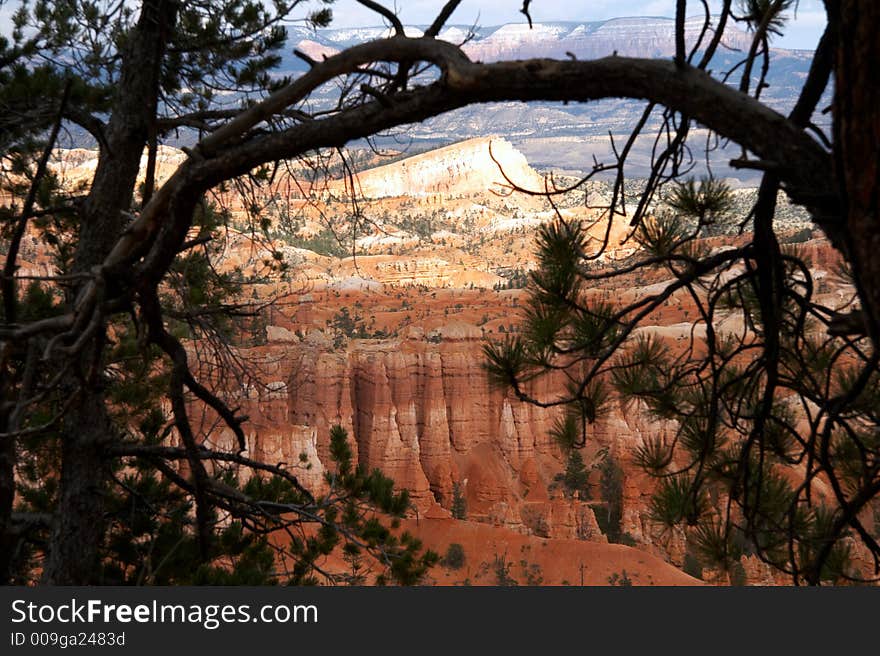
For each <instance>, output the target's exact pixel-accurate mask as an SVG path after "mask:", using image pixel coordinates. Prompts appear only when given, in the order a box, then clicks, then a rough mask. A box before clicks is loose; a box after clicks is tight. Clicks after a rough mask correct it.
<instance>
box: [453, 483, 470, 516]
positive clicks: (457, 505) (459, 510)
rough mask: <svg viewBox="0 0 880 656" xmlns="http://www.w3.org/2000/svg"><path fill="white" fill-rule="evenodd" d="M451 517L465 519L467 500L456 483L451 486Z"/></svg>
mask: <svg viewBox="0 0 880 656" xmlns="http://www.w3.org/2000/svg"><path fill="white" fill-rule="evenodd" d="M451 512H452V517H453V518H454V519H467V499H465V497H464V492H463V491H462V489H461V485H459V484H458V483H457V482H456V483H453V484H452V508H451Z"/></svg>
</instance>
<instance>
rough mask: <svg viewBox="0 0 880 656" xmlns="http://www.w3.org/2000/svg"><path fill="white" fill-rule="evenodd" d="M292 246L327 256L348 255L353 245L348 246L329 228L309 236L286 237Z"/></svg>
mask: <svg viewBox="0 0 880 656" xmlns="http://www.w3.org/2000/svg"><path fill="white" fill-rule="evenodd" d="M286 241H287V242H288V243H290V245H291V246H296V247H297V248H304V249H306V250H309V251H312V252H314V253H317V254H318V255H325V256H327V257H348V256H350V255H351V254H352V250H351V246H347V245H346V244H345V243H344V242H343V241H342V239H341V238H340V237H339V236H338V235H337V234H336V233H335V232H333V231H332V230H330V229H329V228H325V229H323V230H321V232H319V233H317V234H314V235H311V236H309V237H288V238H287V239H286Z"/></svg>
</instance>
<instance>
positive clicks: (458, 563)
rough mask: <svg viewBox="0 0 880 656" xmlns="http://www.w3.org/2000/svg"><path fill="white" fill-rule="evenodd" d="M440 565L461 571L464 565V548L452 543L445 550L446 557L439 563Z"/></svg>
mask: <svg viewBox="0 0 880 656" xmlns="http://www.w3.org/2000/svg"><path fill="white" fill-rule="evenodd" d="M440 564H441V565H443V567H445V568H447V569H461V568H462V567H464V564H465V554H464V547H463V546H461V545H460V544H458V543H457V542H453V543H452V544H450V545H449V548H447V549H446V555H445V556H443V559H442V560H441V561H440Z"/></svg>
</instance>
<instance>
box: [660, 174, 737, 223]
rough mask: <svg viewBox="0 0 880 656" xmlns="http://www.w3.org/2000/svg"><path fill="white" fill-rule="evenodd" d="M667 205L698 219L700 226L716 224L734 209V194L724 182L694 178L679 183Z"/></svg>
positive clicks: (684, 214)
mask: <svg viewBox="0 0 880 656" xmlns="http://www.w3.org/2000/svg"><path fill="white" fill-rule="evenodd" d="M666 204H667V205H669V207H671V208H672V209H673V210H675V211H676V212H678V213H679V214H681V215H683V216H685V217H689V218H692V219H696V220H697V221H698V222H699V224H700V225H708V224H712V223H715V222H716V221H717V220H719V219H720V218H722V217H724V216H725V215H726V214H727V213H729V212H730V211H731V210H732V209H733V194H732V192H731V189H730V186H729V185H728V184H727V183H726V182H724V181H723V180H718V179H715V178H703V179H702V180H700V182H699V183H697V182H696V181H695V180H694V179H693V178H689V179H687V180H686V181H685V182H682V183H677V184H676V185H675V187H674V189H673V191H672V193H671V194H670V197H669V198H668V199H667V200H666Z"/></svg>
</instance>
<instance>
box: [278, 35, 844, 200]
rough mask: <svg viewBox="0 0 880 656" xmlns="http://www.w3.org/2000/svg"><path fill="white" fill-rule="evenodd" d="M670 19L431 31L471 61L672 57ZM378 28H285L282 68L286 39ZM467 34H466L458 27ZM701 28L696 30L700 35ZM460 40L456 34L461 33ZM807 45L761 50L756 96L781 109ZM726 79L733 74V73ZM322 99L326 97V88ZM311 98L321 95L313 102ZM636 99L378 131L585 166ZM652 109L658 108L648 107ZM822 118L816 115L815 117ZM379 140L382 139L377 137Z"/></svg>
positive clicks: (750, 177)
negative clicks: (506, 147)
mask: <svg viewBox="0 0 880 656" xmlns="http://www.w3.org/2000/svg"><path fill="white" fill-rule="evenodd" d="M674 26H675V22H674V21H673V20H672V19H669V18H658V17H635V18H616V19H612V20H607V21H600V22H588V23H584V22H553V23H535V24H534V26H533V27H532V29H529V26H528V25H527V24H508V25H500V26H493V27H477V28H473V29H471V28H470V27H468V26H464V25H452V26H449V27H447V28H446V29H444V30H443V31H442V32H441V33H440V35H439V38H441V39H444V40H446V41H450V42H452V43H457V44H459V43H463V42H464V45H463V49H464V51H465V52H466V53H467V55H468V56H469V57H470V58H471V59H473V60H479V61H496V60H501V59H527V58H532V57H551V58H567V57H570V56H574V57H577V58H578V59H593V58H598V57H604V56H607V55H611V54H613V53H615V52H616V53H617V54H618V55H621V56H628V57H672V56H673V54H674V52H675V33H674ZM701 27H702V19H701V18H697V17H694V18H691V19H689V20H688V22H687V26H686V28H687V29H686V37H687V43H688V46H689V47H691V46H693V45H694V43H695V42H696V40H697V38H699V34H700V30H701ZM423 29H424V28H423V27H418V26H408V27H406V32H407V34H408V35H410V36H420V35H421V34H422V33H423ZM390 35H391V31H390V30H389V29H388V28H385V27H364V28H345V29H320V30H312V29H307V28H300V27H296V28H292V29H290V33H289V40H288V43H289V46H290V49H289V54H287V55H286V56H285V57H284V60H283V63H282V70H281V71H280V72H281V73H283V74H296V72H298V71H302V70H305V68H306V66H307V65H306V64H305V62H303V61H302V60H301V59H299V58H298V57H296V56H294V55H293V54H292V51H293V49H294V48H296V49H298V50H301V51H303V52H305V53H306V54H308V55H309V56H311V57H312V58H314V59H320V58H321V57H323V56H325V55H326V56H330V55H332V54H335V53H336V52H339V51H340V50H343V49H345V48H347V47H350V46H352V45H355V44H357V43H362V42H364V41H367V40H370V39H376V38H381V37H385V36H390ZM469 35H470V39H469V40H467V41H466V39H467V38H468V36H469ZM710 37H711V34H709V35H706V36H704V43H705V41H706V40H708V39H709V38H710ZM751 38H752V36H751V34H749V33H747V32H744V31H742V30H740V29H738V28H737V27H734V26H728V28H727V30H726V31H725V37H724V40H723V47H722V48H720V49H719V52H718V54H717V55H716V57H715V59H714V60H713V61H712V65H711V68H712V69H713V70H715V71H725V70H728V69H730V68H732V67H733V66H734V65H735V64H736V63H737V62H738V61H739V60H740V59H741V58H742V57H743V56H744V52H745V51H746V50H747V49H748V48H749V46H750V44H751ZM465 41H466V42H465ZM812 56H813V53H812V51H805V50H783V49H774V50H772V52H771V64H772V65H771V68H770V76H769V79H768V82H769V85H770V86H769V87H768V88H767V89H765V90H764V92H763V94H762V99H763V101H764V102H766V103H767V104H768V105H770V106H771V107H773V108H775V109H777V110H778V111H781V112H786V111H788V110H789V109H790V108H791V107H792V106H793V105H794V103H795V101H796V99H797V95H798V93H799V91H800V87H801V85H802V84H803V80H804V78H805V77H806V75H807V73H808V71H809V67H810V62H811V60H812ZM732 79H733V80H734V81H736V82H737V83H738V81H739V77H738V76H737V75H736V74H734V76H733V78H732ZM325 93H326V94H327V95H326V96H325V97H324V98H323V102H326V103H328V104H329V103H330V102H331V101H332V90H327V91H325ZM318 102H319V103H320V102H321V100H319V101H318ZM642 106H643V104H642V103H640V102H636V101H631V100H625V99H621V100H616V99H609V100H605V101H601V102H593V103H571V104H568V105H563V104H561V103H531V104H529V105H525V104H523V103H494V104H492V105H490V106H488V107H487V106H481V107H479V108H476V107H466V108H463V109H460V110H457V111H454V112H450V113H448V114H445V115H443V116H439V117H437V118H435V119H432V120H429V121H425V122H424V123H420V124H418V125H413V126H410V127H409V128H407V129H406V130H405V131H403V132H401V131H397V133H396V134H395V135H394V136H393V137H389V138H388V139H386V140H384V143H385V144H387V145H388V146H391V147H395V146H396V147H400V146H401V145H407V144H410V147H411V148H414V149H417V150H423V149H426V148H430V147H435V146H439V145H444V144H447V143H451V142H453V141H457V140H460V139H465V138H469V137H474V136H489V135H498V136H503V137H506V138H508V139H509V140H510V141H511V142H512V143H513V144H514V145H515V146H516V147H517V148H518V149H519V150H521V151H522V152H523V153H525V154H526V156H527V157H528V159H529V162H530V163H531V164H532V165H533V166H535V167H536V168H538V169H549V168H553V169H556V170H559V169H562V170H565V171H568V172H578V171H582V170H584V169H587V168H590V167H591V166H592V157H593V155H595V156H597V157H600V158H601V157H603V156H608V155H609V154H610V152H611V148H610V145H609V142H608V133H609V131H611V132H612V133H614V134H615V135H619V136H621V137H623V136H624V135H626V134H627V133H628V131H629V129H630V127H631V126H632V125H633V124H634V122H635V121H636V120H637V118H638V116H639V114H640V113H641V108H642ZM658 115H659V114H658ZM825 120H827V119H823V117H818V120H817V122H819V123H821V122H823V121H825ZM379 142H380V143H383V140H381V139H380V140H379ZM647 147H648V146H647V140H646V145H645V148H643V149H641V152H640V150H639V148H637V149H636V151H635V152H634V154H633V158H632V161H633V168H632V170H631V171H632V174H633V175H643V174H644V173H645V172H646V171H647V166H648V164H649V157H648V153H647V151H646V150H645V149H646V148H647ZM727 159H729V154H719V155H717V156H713V168H714V170H715V172H716V173H720V174H722V175H728V176H731V177H735V178H738V179H740V180H741V181H743V182H746V183H751V182H753V181H754V179H755V175H754V174H753V173H751V172H739V171H733V170H731V169H729V168H728V167H727V166H726V160H727Z"/></svg>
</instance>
